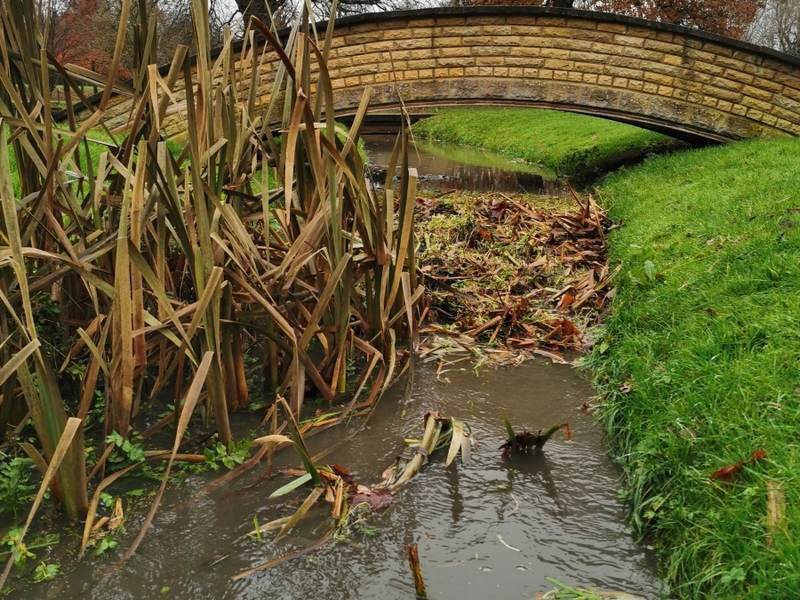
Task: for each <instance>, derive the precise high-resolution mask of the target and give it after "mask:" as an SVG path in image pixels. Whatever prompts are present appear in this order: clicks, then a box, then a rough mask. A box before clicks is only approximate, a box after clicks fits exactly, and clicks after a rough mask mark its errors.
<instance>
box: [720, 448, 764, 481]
mask: <svg viewBox="0 0 800 600" xmlns="http://www.w3.org/2000/svg"><path fill="white" fill-rule="evenodd" d="M766 457H767V453H766V452H764V450H755V451H753V454H751V455H750V458H749V459H747V460H742V461H739V462H737V463H734V464H732V465H726V466H724V467H721V468H719V469H717V470H716V471H714V472H713V473H712V474H711V479H720V480H722V481H730V480H731V479H733V478H734V477H736V476H737V475H738V474H739V473H740V472H741V470H742V467H744V466H745V465H746V464H748V463H751V462H755V461H757V460H761V459H762V458H766Z"/></svg>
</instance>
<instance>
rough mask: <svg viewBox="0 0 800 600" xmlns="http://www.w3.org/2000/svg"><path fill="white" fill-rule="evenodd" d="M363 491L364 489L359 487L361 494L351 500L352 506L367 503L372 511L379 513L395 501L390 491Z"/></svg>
mask: <svg viewBox="0 0 800 600" xmlns="http://www.w3.org/2000/svg"><path fill="white" fill-rule="evenodd" d="M361 489H363V488H361V486H359V492H358V493H357V494H355V495H354V496H353V497H352V498H351V499H350V505H351V506H356V505H357V504H362V503H364V502H366V503H367V504H369V505H370V507H371V508H372V510H374V511H378V510H381V509H382V508H386V507H387V506H389V505H390V504H391V503H392V500H394V495H393V494H392V492H390V491H389V490H385V489H374V490H367V491H366V492H362V491H361Z"/></svg>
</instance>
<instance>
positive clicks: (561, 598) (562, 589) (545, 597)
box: [536, 577, 644, 600]
mask: <svg viewBox="0 0 800 600" xmlns="http://www.w3.org/2000/svg"><path fill="white" fill-rule="evenodd" d="M545 579H547V581H549V582H550V583H552V584H553V585H554V586H556V589H554V590H550V591H549V592H539V593H538V594H537V595H536V600H644V599H643V598H642V597H641V596H635V595H633V594H626V593H625V592H609V591H600V590H596V589H594V588H590V589H585V588H582V587H570V586H568V585H565V584H563V583H561V582H560V581H558V580H556V579H553V578H552V577H545Z"/></svg>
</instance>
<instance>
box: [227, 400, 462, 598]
mask: <svg viewBox="0 0 800 600" xmlns="http://www.w3.org/2000/svg"><path fill="white" fill-rule="evenodd" d="M279 402H281V403H282V404H283V406H284V408H285V409H286V411H287V415H288V416H289V419H288V421H289V422H291V421H292V417H291V412H290V411H289V408H288V404H287V403H286V401H285V400H282V399H281V400H280V401H279ZM292 432H293V433H292V437H291V438H289V437H286V436H282V435H275V434H271V435H268V436H265V437H262V438H259V439H257V440H256V442H257V443H263V444H281V443H288V444H292V445H293V446H294V448H295V451H296V452H297V453H298V455H299V456H300V458H301V460H302V461H303V463H304V465H305V467H306V468H305V469H304V470H298V469H285V470H283V471H282V474H283V475H287V476H292V477H294V479H293V480H292V481H291V482H289V483H287V484H286V485H283V486H281V487H280V488H278V489H277V490H275V491H274V492H273V493H272V494H271V495H270V496H269V497H270V498H276V497H280V496H283V495H286V494H289V493H290V492H293V491H295V490H297V489H299V488H301V487H302V486H304V485H305V484H308V483H312V484H314V487H313V489H312V490H311V492H310V493H309V494H308V496H307V497H306V498H305V500H304V501H303V503H302V504H301V505H300V507H299V508H298V509H297V510H296V511H295V512H294V513H293V514H292V515H291V516H288V517H281V518H279V519H275V520H273V521H270V522H269V523H265V524H264V525H262V526H260V527H258V526H257V527H256V529H254V530H253V531H251V532H250V536H252V537H256V538H258V539H259V540H260V539H261V535H262V534H265V533H268V532H270V531H274V530H276V529H277V530H278V534H277V535H276V536H275V539H274V540H273V541H278V540H279V539H280V538H282V537H283V536H285V535H286V534H287V533H288V532H289V530H290V529H292V527H294V526H295V525H297V523H298V522H299V521H300V520H301V519H302V518H303V517H305V516H306V514H307V513H308V512H309V510H310V509H311V507H312V506H314V505H315V504H316V503H317V502H318V501H320V500H323V501H325V502H328V503H329V504H331V512H330V523H329V525H328V526H327V527H326V531H325V533H324V535H323V536H322V537H321V538H320V539H318V540H317V541H316V542H314V543H313V544H311V546H309V547H307V548H305V549H303V550H300V551H298V552H293V553H291V554H288V555H285V556H282V557H279V558H275V559H272V560H270V561H267V562H265V563H262V564H260V565H257V566H255V567H253V568H250V569H247V570H245V571H242V572H240V573H237V574H236V575H234V576H233V577H232V579H233V580H237V579H242V578H244V577H247V576H249V575H252V574H253V573H256V572H258V571H262V570H264V569H268V568H270V567H274V566H275V565H278V564H281V563H282V562H285V561H287V560H290V559H293V558H296V557H298V556H302V555H303V554H305V553H307V552H310V551H312V550H316V549H318V548H320V547H321V546H322V545H323V544H324V543H325V542H326V541H327V540H328V539H329V538H331V537H334V538H336V539H344V538H346V537H347V535H348V532H349V531H352V530H353V529H354V528H355V526H356V525H360V524H362V523H363V522H364V521H365V520H366V518H367V517H368V516H369V515H370V514H371V513H373V512H377V511H380V510H383V509H385V508H387V507H388V506H390V505H391V504H392V502H393V501H394V495H395V493H396V492H397V490H398V489H399V488H400V487H402V486H403V485H405V484H406V483H408V481H409V480H410V479H411V478H412V477H413V476H414V475H416V474H417V473H418V472H419V471H420V469H421V468H422V466H423V464H424V463H425V462H426V461H427V459H428V457H429V456H430V455H431V454H433V453H434V452H435V451H437V450H443V449H445V448H447V449H448V451H447V458H446V459H445V466H449V465H450V464H451V463H452V462H453V461H454V460H455V458H456V457H457V456H458V454H459V453H460V454H461V461H462V463H463V464H464V465H469V463H470V460H471V456H472V446H473V444H474V440H473V438H472V434H471V433H470V431H469V426H467V425H466V424H465V423H463V422H461V421H458V420H456V419H451V418H446V417H442V416H441V415H440V414H439V413H437V412H435V411H433V412H429V413H426V414H425V418H424V432H423V435H422V439H420V440H406V448H405V450H404V451H403V453H402V454H401V455H400V456H398V457H397V459H396V461H395V463H394V464H393V465H392V466H390V467H389V468H388V469H386V470H385V471H384V473H383V476H382V477H383V481H381V482H380V483H379V484H378V485H376V486H374V487H372V488H369V487H367V486H364V485H359V484H358V483H357V482H356V481H355V480H354V479H353V477H352V475H351V474H350V472H349V471H348V470H346V469H345V468H343V467H341V466H340V465H333V466H332V467H328V466H319V465H314V464H312V462H311V458H310V456H309V455H308V451H307V450H306V449H305V443H304V442H303V441H302V436H301V435H300V433H299V432H298V431H297V429H296V423H295V424H294V425H293V427H292ZM417 560H418V558H417ZM412 569H413V566H412ZM416 582H417V581H416V576H415V583H416ZM421 582H422V579H421V575H420V579H419V583H420V584H421ZM419 589H420V588H419V587H417V590H418V592H419ZM422 589H423V591H424V584H422Z"/></svg>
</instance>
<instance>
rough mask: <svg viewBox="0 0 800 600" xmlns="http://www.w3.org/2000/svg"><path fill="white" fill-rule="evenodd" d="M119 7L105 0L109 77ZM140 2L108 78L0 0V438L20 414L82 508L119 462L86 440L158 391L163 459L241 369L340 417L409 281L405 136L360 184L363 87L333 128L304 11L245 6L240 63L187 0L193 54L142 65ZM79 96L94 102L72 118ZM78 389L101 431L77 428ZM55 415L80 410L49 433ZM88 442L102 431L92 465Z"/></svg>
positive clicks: (397, 319) (389, 345) (125, 422)
mask: <svg viewBox="0 0 800 600" xmlns="http://www.w3.org/2000/svg"><path fill="white" fill-rule="evenodd" d="M133 1H135V0H123V2H122V16H123V18H122V19H121V21H120V29H119V32H118V36H117V40H116V54H115V56H114V60H113V63H112V65H111V68H110V72H111V73H116V72H117V66H118V65H119V63H120V60H121V56H122V47H123V42H124V39H125V35H126V24H127V21H128V15H129V14H130V12H131V5H132V2H133ZM143 8H144V4H143V3H142V6H141V7H140V10H139V11H138V12H139V15H141V16H142V19H143V20H142V21H141V22H140V23H138V24H137V25H136V27H135V28H134V30H133V35H134V47H135V49H136V56H135V64H134V65H133V69H132V72H133V78H132V80H131V81H129V82H127V83H125V84H121V83H120V82H117V81H115V80H114V78H113V76H110V77H108V78H103V77H101V76H100V75H98V74H92V73H87V72H85V71H84V70H82V69H79V68H76V67H70V66H69V65H67V66H64V65H60V64H58V63H57V62H56V61H55V59H54V57H53V56H51V55H50V54H48V52H47V50H46V47H45V46H44V45H43V40H44V39H45V28H46V26H47V23H46V19H45V18H44V17H43V15H42V13H41V10H40V9H41V7H40V6H39V4H38V3H37V2H35V1H34V0H1V1H0V23H1V24H2V35H1V36H0V40H2V44H3V45H2V47H1V48H0V200H1V201H2V212H1V213H0V301H2V308H0V365H2V367H0V386H2V388H1V389H0V393H1V394H2V404H0V435H2V436H3V437H4V438H5V439H4V441H3V444H4V447H5V448H6V449H9V448H12V447H16V438H15V437H14V435H7V432H10V433H11V434H14V433H19V431H21V430H22V427H23V426H24V424H25V422H26V421H27V420H28V418H29V417H30V419H32V422H33V426H34V428H35V432H36V440H37V442H36V443H35V444H24V445H20V448H21V450H23V451H24V452H26V453H27V454H28V455H29V456H30V457H31V458H32V459H33V460H34V462H35V464H36V465H37V467H38V468H39V469H40V470H41V471H42V474H43V475H45V474H46V473H47V472H48V465H51V466H52V465H54V462H53V461H54V459H55V458H58V459H59V460H60V463H61V464H60V466H58V468H57V471H56V472H55V476H54V478H53V480H52V483H51V484H50V490H51V492H52V494H53V496H54V497H55V498H56V499H57V501H58V502H59V503H60V504H61V505H62V506H63V507H64V510H65V511H66V513H67V514H68V515H69V516H70V517H72V518H74V519H87V516H88V521H87V522H88V523H89V524H91V523H92V521H93V516H94V514H93V513H94V510H96V507H97V498H98V495H99V493H100V492H101V491H102V490H103V489H104V488H106V487H107V486H108V485H110V484H112V483H113V481H115V480H116V479H117V478H118V477H119V476H121V474H122V473H121V472H120V471H117V472H116V473H110V471H111V469H110V467H109V464H110V463H108V462H107V459H108V458H109V456H110V455H112V453H113V452H114V446H115V444H114V443H113V442H110V443H107V442H105V441H104V440H106V438H107V436H109V435H111V434H112V433H114V432H116V433H117V434H119V435H120V436H121V437H122V439H126V438H128V437H129V436H131V434H132V433H133V432H134V431H135V429H136V424H137V417H139V416H140V415H142V414H143V413H144V412H145V411H146V410H147V409H148V407H150V406H151V405H152V404H153V403H154V401H155V400H156V399H157V398H158V397H159V395H162V394H173V396H174V398H175V399H176V400H175V402H174V406H175V410H174V413H173V414H171V415H169V416H168V417H167V418H165V419H162V420H161V421H159V422H158V423H156V424H155V425H153V426H151V427H149V428H147V429H145V430H144V431H139V432H138V433H140V434H141V435H142V436H143V437H145V438H147V437H149V436H151V435H152V434H153V433H155V431H157V430H158V429H160V428H163V427H165V426H167V425H172V424H174V425H175V429H176V436H175V443H174V447H173V448H172V449H171V450H167V451H165V452H163V453H162V454H160V455H156V458H159V457H160V458H159V459H160V460H163V459H167V458H169V459H170V465H171V464H172V461H173V460H175V459H176V457H178V459H180V454H179V450H181V451H183V437H182V436H183V433H184V431H192V430H194V429H197V428H198V426H199V427H201V428H202V427H205V428H208V427H212V428H213V429H214V430H215V431H216V434H217V435H218V439H219V441H220V442H221V443H222V444H228V442H229V441H230V440H231V439H232V437H233V435H232V432H231V427H230V424H229V413H230V412H231V411H236V410H239V409H244V408H246V407H247V406H248V402H249V398H248V384H247V378H248V375H249V373H252V372H260V373H262V374H263V375H264V377H265V379H266V381H267V382H268V384H269V385H270V387H271V388H272V389H273V390H274V391H275V392H276V393H277V394H278V395H285V396H286V398H287V401H288V406H289V407H290V413H291V414H292V415H294V416H295V417H296V416H299V415H300V414H301V412H302V410H303V405H304V400H305V397H306V394H308V393H309V392H310V391H313V392H314V393H315V394H318V395H319V396H322V397H323V398H324V399H325V400H326V401H327V402H329V403H331V404H333V403H337V402H339V401H340V400H343V399H347V400H348V401H349V404H348V405H347V409H345V410H343V411H342V412H341V413H340V416H343V413H349V412H350V410H351V409H353V408H355V407H360V406H365V405H370V404H371V403H373V402H374V401H375V400H376V398H378V397H379V395H380V394H381V393H382V392H383V391H384V390H385V389H386V388H387V386H389V385H390V384H391V383H392V382H393V381H394V380H395V379H396V377H397V376H398V373H399V372H400V371H401V367H402V365H401V361H400V359H401V358H402V356H403V353H402V352H401V344H404V343H405V342H406V341H407V340H410V341H411V342H412V343H413V342H414V341H415V339H416V336H417V324H416V320H417V314H418V306H417V304H418V301H419V299H420V297H421V296H422V291H423V288H422V286H421V285H419V283H418V281H417V277H416V266H415V263H414V243H413V240H414V229H413V209H414V198H415V189H416V176H415V172H414V170H413V169H409V168H408V161H407V145H408V134H407V131H406V130H405V129H404V130H403V131H402V132H401V134H400V135H399V137H398V141H397V145H396V147H395V152H394V156H393V158H392V162H393V165H392V169H391V172H392V173H393V172H394V170H395V167H396V166H401V167H402V171H401V172H402V179H401V183H400V186H399V189H395V190H392V189H390V187H389V186H387V187H386V188H385V190H382V191H380V192H379V193H378V192H376V191H375V190H374V189H373V188H372V187H371V186H370V185H369V184H368V183H367V181H366V180H365V178H364V175H363V173H364V169H363V167H364V165H363V160H362V157H361V155H360V154H359V151H358V144H357V140H358V131H359V128H360V123H361V121H362V119H363V117H364V115H365V114H366V111H367V107H368V104H369V96H370V94H369V90H367V91H366V92H365V94H364V98H363V101H362V103H361V107H360V109H359V112H358V115H357V117H356V119H355V123H354V126H353V128H352V129H351V131H350V132H349V133H348V132H343V131H341V130H339V129H337V126H336V124H335V122H334V105H333V94H332V89H331V85H330V80H329V78H328V76H327V69H326V66H325V59H326V56H327V54H328V49H329V44H330V40H331V35H330V34H331V31H332V29H330V28H329V30H328V32H327V36H326V37H324V38H322V39H320V38H318V37H317V35H316V34H315V30H314V29H313V27H312V26H310V25H309V22H308V18H307V16H305V15H304V16H303V17H302V18H300V19H298V21H297V23H296V24H295V26H294V27H293V28H292V29H291V31H290V32H289V33H288V35H287V36H285V37H283V38H281V39H279V37H278V36H277V35H276V33H275V32H274V31H273V30H272V29H271V28H270V27H269V26H267V25H265V24H263V23H261V22H260V21H258V20H257V19H252V20H251V22H250V23H249V24H248V27H247V30H246V31H245V33H244V45H243V47H242V49H241V56H242V57H244V60H242V61H241V62H239V63H237V62H236V60H235V56H234V50H233V45H232V42H233V38H232V35H231V33H230V31H227V32H226V35H225V43H224V46H223V48H222V49H221V51H220V52H219V53H218V54H216V55H215V58H214V59H213V60H212V53H211V48H210V41H209V40H210V34H209V22H208V14H207V6H206V3H205V2H201V1H200V0H194V1H193V2H192V21H193V25H194V34H195V37H194V48H193V52H194V54H195V56H194V58H193V59H190V50H189V48H187V47H185V46H181V47H179V48H178V49H177V50H176V52H175V56H174V58H173V60H172V63H171V65H170V67H169V70H168V71H166V72H163V71H162V72H160V71H159V70H158V68H157V65H156V64H155V63H154V58H155V56H156V55H157V53H156V49H157V43H158V33H157V30H156V23H155V20H154V19H150V20H149V21H148V20H146V19H147V12H146V10H143ZM330 27H332V25H330ZM262 39H263V40H266V45H268V46H271V47H273V48H274V49H276V50H277V51H278V53H279V54H280V56H281V59H282V62H281V65H280V67H279V70H278V73H277V76H276V78H275V86H274V89H273V90H272V93H271V95H270V97H269V101H268V105H267V107H266V109H264V108H263V107H262V108H259V106H261V105H260V104H259V103H260V99H258V98H257V97H256V89H257V86H256V85H255V82H256V81H257V80H258V78H259V75H260V72H261V68H262V66H263V64H262V61H263V51H262V49H263V47H264V44H263V43H262V41H260V40H262ZM193 65H194V69H193V68H192V67H193ZM193 71H194V72H195V73H196V75H195V76H194V79H192V72H193ZM56 75H58V76H60V77H61V78H62V79H63V80H64V81H66V82H67V88H66V90H65V92H66V93H65V99H66V111H67V115H68V118H67V123H66V124H64V125H61V124H58V123H56V122H55V121H54V109H53V105H52V103H51V96H52V89H51V81H52V80H53V77H54V76H56ZM98 80H100V81H102V80H105V81H106V84H105V86H104V88H103V90H104V91H103V94H102V97H101V98H100V100H99V102H97V103H96V104H93V103H90V102H89V101H88V99H87V98H86V97H85V95H84V93H83V89H84V85H85V84H87V83H92V82H95V81H98ZM179 82H183V85H184V86H185V90H186V99H185V103H183V102H182V103H180V104H179V103H177V100H176V96H175V94H174V90H175V89H176V86H177V85H178V83H179ZM112 93H120V94H127V95H129V96H131V97H132V99H133V103H132V109H131V112H130V115H129V119H128V122H127V124H126V126H125V127H124V128H122V129H117V130H113V131H112V130H109V129H108V128H107V127H106V126H105V125H104V114H105V111H106V109H107V107H108V106H109V102H110V99H111V97H112ZM80 104H83V105H85V106H86V107H87V108H88V109H89V110H91V111H92V114H91V116H90V117H89V118H88V119H86V120H85V121H84V122H83V123H82V124H81V125H80V126H78V125H77V124H76V120H75V111H76V108H77V107H78V106H79V105H80ZM175 110H182V111H184V112H183V114H184V118H185V121H186V126H187V127H186V129H187V132H188V135H187V137H186V140H185V142H184V143H183V145H182V147H180V148H178V149H177V150H176V148H175V145H174V143H170V146H169V147H168V144H167V140H166V139H165V138H164V135H163V133H162V124H163V123H164V119H165V117H166V115H167V114H168V113H170V114H171V112H173V111H175ZM98 144H101V145H103V146H105V149H104V150H103V151H102V152H101V153H99V156H98V153H97V145H98ZM170 150H172V152H171V151H170ZM12 156H13V160H11V157H12ZM12 165H13V172H12ZM12 181H15V182H18V189H19V192H15V190H14V185H13V184H12ZM47 315H51V316H52V315H55V316H54V317H53V318H50V319H46V318H45V317H46V316H47ZM246 357H249V358H248V361H247V362H246V360H245V359H246ZM352 365H357V368H356V369H355V371H354V370H353V368H352ZM348 367H349V368H348ZM70 382H72V384H73V385H72V389H71V390H70V391H69V392H67V389H68V388H69V387H70V386H69V384H70ZM98 401H99V402H100V406H101V408H102V415H103V417H104V420H103V422H102V425H95V426H93V427H89V428H87V426H86V418H87V415H88V414H89V412H90V410H92V409H95V410H96V408H97V407H96V406H95V403H96V402H98ZM195 406H198V407H200V409H198V410H197V413H198V414H199V415H200V416H202V419H199V421H200V422H199V423H198V419H197V418H196V417H197V416H198V415H194V417H195V418H194V419H193V418H192V416H193V410H194V407H195ZM74 419H78V420H80V423H81V426H79V427H75V426H74V425H70V427H69V428H68V424H71V423H74V422H75V421H74ZM65 431H66V432H67V433H68V434H69V435H70V436H72V437H71V441H63V440H64V438H63V436H64V435H66V434H65ZM87 437H91V438H92V439H96V440H100V443H101V444H102V447H101V452H100V458H99V459H98V460H97V461H96V462H94V463H93V464H86V461H85V458H84V456H85V454H84V447H85V443H86V442H85V440H86V439H87ZM60 441H62V443H61V444H60V445H59V442H60ZM57 449H59V454H58V456H57V455H56V450H57ZM192 456H194V455H192ZM151 458H153V457H151ZM131 468H135V466H133V467H131ZM167 470H168V471H169V469H167ZM162 489H163V486H162ZM91 491H93V495H94V498H93V499H92V502H91V503H90V501H89V492H91ZM159 497H160V494H159ZM157 504H158V500H156V502H155V504H154V509H153V510H155V507H156V506H157ZM31 514H32V513H31ZM150 518H152V512H151V515H150ZM148 522H149V518H148ZM146 526H147V524H145V527H146ZM142 531H144V528H143V530H142ZM140 539H141V537H140V536H139V537H137V540H136V541H135V543H134V546H133V547H132V549H131V551H132V550H133V549H135V546H136V545H137V544H138V542H139V541H140ZM20 543H21V539H20ZM84 545H85V543H84ZM128 554H129V553H128ZM0 587H2V581H0Z"/></svg>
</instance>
